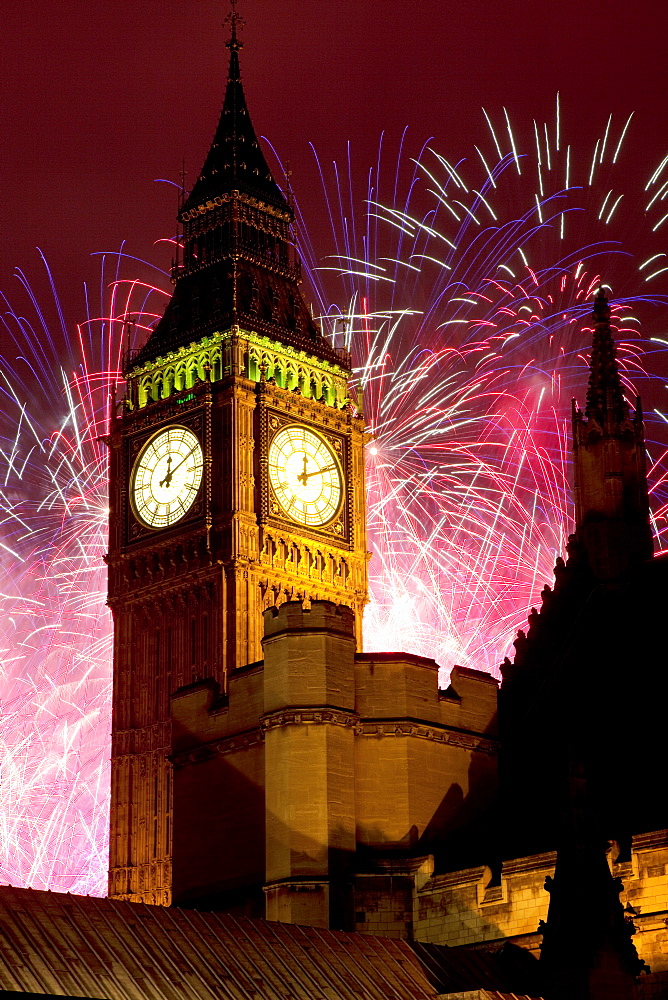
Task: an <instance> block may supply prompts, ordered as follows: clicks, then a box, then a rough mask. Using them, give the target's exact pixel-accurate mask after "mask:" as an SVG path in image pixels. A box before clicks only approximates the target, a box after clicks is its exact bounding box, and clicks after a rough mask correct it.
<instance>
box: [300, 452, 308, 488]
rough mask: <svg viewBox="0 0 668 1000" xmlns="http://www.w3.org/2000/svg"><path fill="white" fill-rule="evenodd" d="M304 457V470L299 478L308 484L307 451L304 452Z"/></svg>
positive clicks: (304, 483)
mask: <svg viewBox="0 0 668 1000" xmlns="http://www.w3.org/2000/svg"><path fill="white" fill-rule="evenodd" d="M303 459H304V471H303V472H302V474H301V475H300V476H297V479H298V480H299V482H300V483H302V484H303V485H304V486H306V480H307V479H308V474H307V472H306V452H304V454H303Z"/></svg>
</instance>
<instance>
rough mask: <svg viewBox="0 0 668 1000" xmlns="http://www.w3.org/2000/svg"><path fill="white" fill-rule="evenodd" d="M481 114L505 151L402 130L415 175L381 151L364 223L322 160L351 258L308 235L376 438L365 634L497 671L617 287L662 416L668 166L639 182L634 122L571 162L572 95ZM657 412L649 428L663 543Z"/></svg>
mask: <svg viewBox="0 0 668 1000" xmlns="http://www.w3.org/2000/svg"><path fill="white" fill-rule="evenodd" d="M485 117H486V123H487V126H488V136H487V145H488V146H489V148H488V149H487V148H484V147H483V146H482V145H481V146H480V148H477V147H476V149H475V152H474V155H473V157H472V158H471V160H470V162H463V163H461V164H452V163H450V162H448V161H447V160H446V159H445V157H443V156H442V155H440V154H439V153H437V152H435V151H434V150H433V149H431V148H430V147H429V146H428V145H426V146H424V147H423V148H422V149H421V150H419V151H417V153H416V155H415V157H414V158H411V157H409V156H407V155H406V153H405V151H404V147H405V144H406V138H405V136H404V137H403V138H402V141H401V148H400V157H399V159H400V162H401V163H402V165H403V169H397V168H396V166H394V165H393V166H392V168H391V169H389V170H388V171H387V173H385V168H384V160H383V157H382V156H381V155H379V157H378V163H377V166H376V168H375V169H374V170H373V171H372V172H371V173H370V174H369V182H368V188H367V190H366V192H365V195H366V197H365V201H366V204H367V212H366V215H365V217H363V219H362V220H360V218H359V213H358V212H357V211H356V208H357V206H356V204H355V196H354V194H351V191H352V189H353V182H352V180H351V174H352V171H351V169H350V164H349V162H348V163H347V164H346V166H345V168H344V169H343V170H342V171H341V170H339V167H338V166H337V164H333V166H332V168H331V173H330V174H327V171H326V170H325V168H324V167H323V166H322V165H321V164H319V163H318V167H319V170H320V174H321V177H322V178H323V188H324V190H325V191H326V192H327V191H333V192H334V196H330V198H329V199H328V212H329V218H330V221H331V225H332V231H333V233H334V236H335V241H336V244H337V246H336V253H335V254H334V255H332V256H331V257H330V258H329V259H328V260H327V261H324V262H323V261H319V260H318V259H317V258H316V255H315V254H314V253H313V250H312V248H311V247H310V245H309V244H308V243H307V244H306V246H305V247H304V252H305V256H306V259H307V261H308V263H309V269H310V274H311V279H312V282H313V284H314V286H315V287H316V288H317V289H318V299H319V304H320V312H321V318H322V321H323V322H324V323H325V324H327V325H328V326H329V329H330V332H331V336H332V337H333V338H334V339H335V340H336V342H337V343H339V344H340V345H341V346H345V347H347V348H348V349H350V350H352V353H353V359H354V363H355V367H356V378H357V380H358V382H359V384H360V386H361V387H362V388H363V390H364V400H365V413H366V416H367V419H368V422H369V426H370V430H371V432H372V433H373V435H374V441H373V442H372V444H371V446H370V447H369V449H368V463H367V468H368V490H369V505H368V512H369V534H370V541H371V547H372V551H373V553H374V557H373V559H372V561H371V564H370V574H371V581H370V583H371V601H370V604H369V607H368V610H367V615H366V619H365V629H364V634H365V642H366V643H367V646H368V647H369V648H374V649H387V648H388V647H389V646H391V647H392V648H395V649H406V648H408V649H411V650H412V651H415V652H419V653H422V654H425V655H429V656H433V657H434V658H435V659H437V660H438V661H439V663H441V664H442V666H443V668H444V671H443V682H444V683H445V681H446V679H447V674H448V670H449V668H450V667H451V666H452V664H453V663H456V662H458V663H462V664H465V665H467V666H471V667H477V668H481V669H485V670H489V671H491V672H496V669H497V666H498V663H499V661H500V659H501V657H502V656H503V655H504V654H505V653H507V652H508V651H509V649H510V644H511V642H512V638H513V636H514V634H515V631H516V629H517V628H518V627H521V626H522V625H523V624H524V621H525V619H526V613H527V609H528V608H529V607H530V606H531V605H532V604H533V603H537V601H538V595H539V591H540V589H541V588H542V586H543V584H544V582H546V581H550V580H551V578H552V567H553V565H554V561H555V558H556V556H557V555H559V554H560V553H561V552H563V550H564V547H565V542H566V538H567V535H568V533H569V532H570V531H571V530H572V527H573V525H572V503H571V491H570V487H569V456H570V406H571V397H572V396H574V395H576V396H579V397H580V398H582V397H583V394H584V387H585V385H586V378H587V368H586V365H587V355H588V349H589V344H590V337H591V327H590V325H589V314H590V312H591V301H592V298H593V296H594V294H595V291H596V289H597V288H598V286H599V285H600V283H601V282H605V283H606V284H607V285H608V286H612V289H613V295H614V299H615V302H614V323H615V326H616V329H617V337H618V340H619V358H620V362H621V367H622V374H623V378H624V379H625V382H626V385H627V388H628V394H629V399H630V400H631V402H632V403H633V402H634V399H635V395H636V392H637V391H638V390H640V391H641V392H642V394H643V396H644V398H645V403H646V404H647V403H648V402H649V403H650V405H651V406H652V407H654V406H657V404H658V409H659V410H660V409H661V401H662V399H663V390H664V386H663V381H662V379H659V378H652V377H651V376H650V375H649V374H648V372H647V370H646V368H647V366H648V363H651V361H652V360H654V358H653V356H655V355H656V353H657V348H656V347H655V346H654V345H653V344H652V343H651V342H649V341H648V340H645V341H642V340H641V337H640V332H639V331H640V326H639V323H638V319H637V310H638V309H641V310H643V312H644V314H645V317H647V318H648V319H649V320H651V319H653V318H654V314H655V312H656V310H654V312H652V311H651V310H650V305H651V304H656V303H657V302H659V301H664V302H665V296H663V297H662V296H661V294H660V292H661V289H662V288H663V289H664V290H665V288H666V281H665V278H666V271H668V267H667V266H666V263H667V262H668V257H666V254H665V253H664V252H663V251H662V249H661V248H662V246H664V245H665V229H666V226H668V214H666V211H665V199H666V198H667V197H668V158H667V159H665V160H664V161H663V162H662V163H661V164H660V165H659V167H658V169H657V170H655V171H654V172H653V173H651V174H650V176H649V180H647V182H646V183H643V184H641V185H639V186H638V190H633V189H629V190H624V189H623V188H622V186H621V185H622V181H623V179H624V177H625V174H626V173H627V172H628V162H629V160H634V158H635V150H634V149H633V147H632V146H631V147H630V149H629V151H628V152H627V146H629V144H630V137H631V119H630V118H629V119H626V120H624V121H621V122H619V123H616V122H614V121H613V119H612V118H610V119H609V120H607V121H606V122H604V123H603V126H602V128H601V133H600V135H599V136H598V137H596V136H595V137H594V138H593V139H592V143H591V149H590V150H588V151H584V152H583V151H580V150H578V151H577V155H576V151H574V150H573V149H572V148H571V147H570V146H569V145H568V143H567V141H566V139H565V137H564V129H563V124H562V120H561V114H560V108H559V102H558V100H557V107H556V115H555V118H554V121H553V123H552V124H551V125H550V126H549V127H548V126H547V125H541V126H540V127H539V126H538V124H537V123H533V128H532V129H530V130H528V133H527V134H526V135H519V134H516V133H515V132H514V130H513V128H512V127H511V123H510V120H509V118H508V115H507V114H505V113H504V114H503V116H501V128H498V127H497V125H495V123H494V122H493V121H492V118H491V117H490V116H489V115H486V116H485ZM407 165H408V166H409V168H410V169H406V166H407ZM360 200H361V199H360ZM307 231H308V230H307V227H306V226H301V232H302V233H306V232H307ZM634 238H635V243H634ZM638 250H642V253H638ZM333 279H334V280H333ZM335 282H338V296H337V295H336V291H335ZM648 286H649V287H648ZM332 301H334V302H335V303H336V304H335V305H332V304H331V303H332ZM662 421H663V418H662V417H661V413H660V412H658V413H657V414H656V415H655V414H653V413H651V414H650V418H649V420H648V438H649V440H648V447H649V451H650V459H651V460H650V468H651V488H652V492H653V501H654V510H655V518H654V528H655V533H656V537H657V547H658V548H663V539H662V536H663V533H664V532H665V527H666V522H665V497H663V496H662V492H663V480H664V476H665V451H664V447H663V444H662V442H663V441H665V437H666V435H665V431H664V427H663V424H662ZM659 425H660V426H659ZM654 438H656V439H657V440H654Z"/></svg>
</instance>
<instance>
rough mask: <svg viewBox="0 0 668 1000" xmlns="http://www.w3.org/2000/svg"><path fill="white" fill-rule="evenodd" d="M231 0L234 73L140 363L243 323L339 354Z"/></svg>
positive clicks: (183, 213) (332, 358)
mask: <svg viewBox="0 0 668 1000" xmlns="http://www.w3.org/2000/svg"><path fill="white" fill-rule="evenodd" d="M237 2H238V0H230V9H229V12H228V14H227V15H226V17H225V21H224V24H226V25H228V26H229V38H228V39H227V42H226V46H227V48H228V49H229V52H230V54H229V63H228V72H227V83H226V87H225V97H224V101H223V108H222V112H221V115H220V119H219V121H218V126H217V128H216V132H215V135H214V137H213V142H212V143H211V147H210V149H209V152H208V153H207V156H206V159H205V161H204V165H203V167H202V169H201V171H200V173H199V176H198V177H197V180H196V181H195V184H194V185H193V188H192V190H191V191H190V194H189V195H188V196H187V197H185V198H184V199H183V200H182V203H181V205H180V208H179V212H178V221H179V224H180V227H181V233H182V239H181V243H182V246H183V252H182V254H180V255H179V259H178V261H177V263H176V266H175V268H174V282H175V286H176V287H175V289H174V295H173V297H172V300H171V302H170V303H169V304H168V306H167V309H166V310H165V314H164V316H163V317H162V319H161V320H159V322H158V323H157V325H156V326H155V328H154V330H153V331H152V333H151V335H150V336H149V338H148V340H147V342H146V344H144V346H143V347H142V348H141V349H140V351H139V352H138V353H137V354H136V355H135V356H134V357H133V358H132V359H131V363H132V366H134V367H136V366H137V365H142V364H147V363H149V362H153V361H154V360H155V359H156V358H159V357H164V356H165V355H166V354H168V353H169V352H171V351H175V350H178V349H179V348H181V347H186V346H187V345H188V344H192V343H194V342H196V341H199V340H201V339H202V338H203V337H208V336H211V335H213V334H220V333H223V332H226V331H229V330H231V329H233V328H234V329H237V328H238V327H239V326H241V327H243V329H244V330H252V331H255V332H256V333H257V334H260V335H262V336H266V337H269V338H271V339H273V340H275V341H277V342H279V343H282V344H284V345H286V344H287V345H290V346H291V347H293V348H295V349H297V350H300V351H307V352H309V353H312V354H314V355H316V356H317V357H318V358H320V359H321V360H325V361H328V362H330V363H332V364H339V363H340V362H341V361H342V360H345V363H346V364H348V359H347V358H346V359H343V358H342V356H341V355H340V353H337V351H336V350H335V348H334V347H332V345H331V344H330V343H329V342H328V341H327V340H326V338H325V337H323V335H322V333H321V331H320V330H319V329H318V328H317V327H316V325H315V322H314V320H313V316H312V315H311V312H310V310H309V308H308V306H307V304H306V302H305V301H304V298H303V296H302V294H301V290H300V288H299V285H300V283H301V268H300V264H299V260H298V259H295V254H294V246H295V236H294V232H293V230H292V224H293V222H294V212H293V210H292V207H291V205H290V204H289V201H288V199H287V198H286V196H285V195H284V194H283V192H282V191H281V189H280V187H279V186H278V184H277V183H276V181H275V180H274V177H273V176H272V173H271V170H270V169H269V166H268V164H267V161H266V159H265V157H264V153H263V152H262V148H261V146H260V143H259V141H258V138H257V135H256V134H255V130H254V128H253V124H252V122H251V118H250V114H249V112H248V107H247V105H246V97H245V94H244V89H243V85H242V82H241V69H240V66H239V52H240V50H241V48H242V41H241V39H240V37H239V30H240V28H241V26H242V25H243V24H244V23H245V21H244V19H243V18H242V16H241V14H240V13H239V11H238V10H237Z"/></svg>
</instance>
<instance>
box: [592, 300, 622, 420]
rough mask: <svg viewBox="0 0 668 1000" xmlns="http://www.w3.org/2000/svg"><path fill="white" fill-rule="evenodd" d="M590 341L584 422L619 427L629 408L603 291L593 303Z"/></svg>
mask: <svg viewBox="0 0 668 1000" xmlns="http://www.w3.org/2000/svg"><path fill="white" fill-rule="evenodd" d="M592 318H593V320H594V339H593V344H592V351H591V360H590V362H589V368H590V374H589V387H588V389H587V404H586V408H585V413H586V416H587V419H588V420H595V421H596V422H597V423H599V424H600V425H601V426H603V425H604V424H606V423H608V424H619V423H621V422H623V421H624V420H628V419H629V407H628V404H627V402H626V400H625V399H624V389H623V387H622V381H621V379H620V377H619V368H618V366H617V348H616V347H615V342H614V340H613V337H612V330H611V329H610V304H609V302H608V299H607V297H606V295H605V292H604V291H603V286H601V287H600V288H599V290H598V294H597V295H596V298H595V299H594V310H593V313H592Z"/></svg>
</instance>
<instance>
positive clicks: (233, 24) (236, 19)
mask: <svg viewBox="0 0 668 1000" xmlns="http://www.w3.org/2000/svg"><path fill="white" fill-rule="evenodd" d="M238 2H239V0H230V11H229V13H228V14H227V15H226V17H225V20H224V21H223V24H229V25H230V37H229V39H228V40H227V41H226V42H225V44H226V45H227V47H228V49H231V50H232V52H238V51H239V49H242V48H243V47H244V43H243V42H242V41H241V40H240V38H239V37H238V35H237V25H238V26H239V27H241V26H243V25H244V24H245V23H246V20H245V18H243V17H242V16H241V14H240V13H239V11H238V10H237V3H238Z"/></svg>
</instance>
